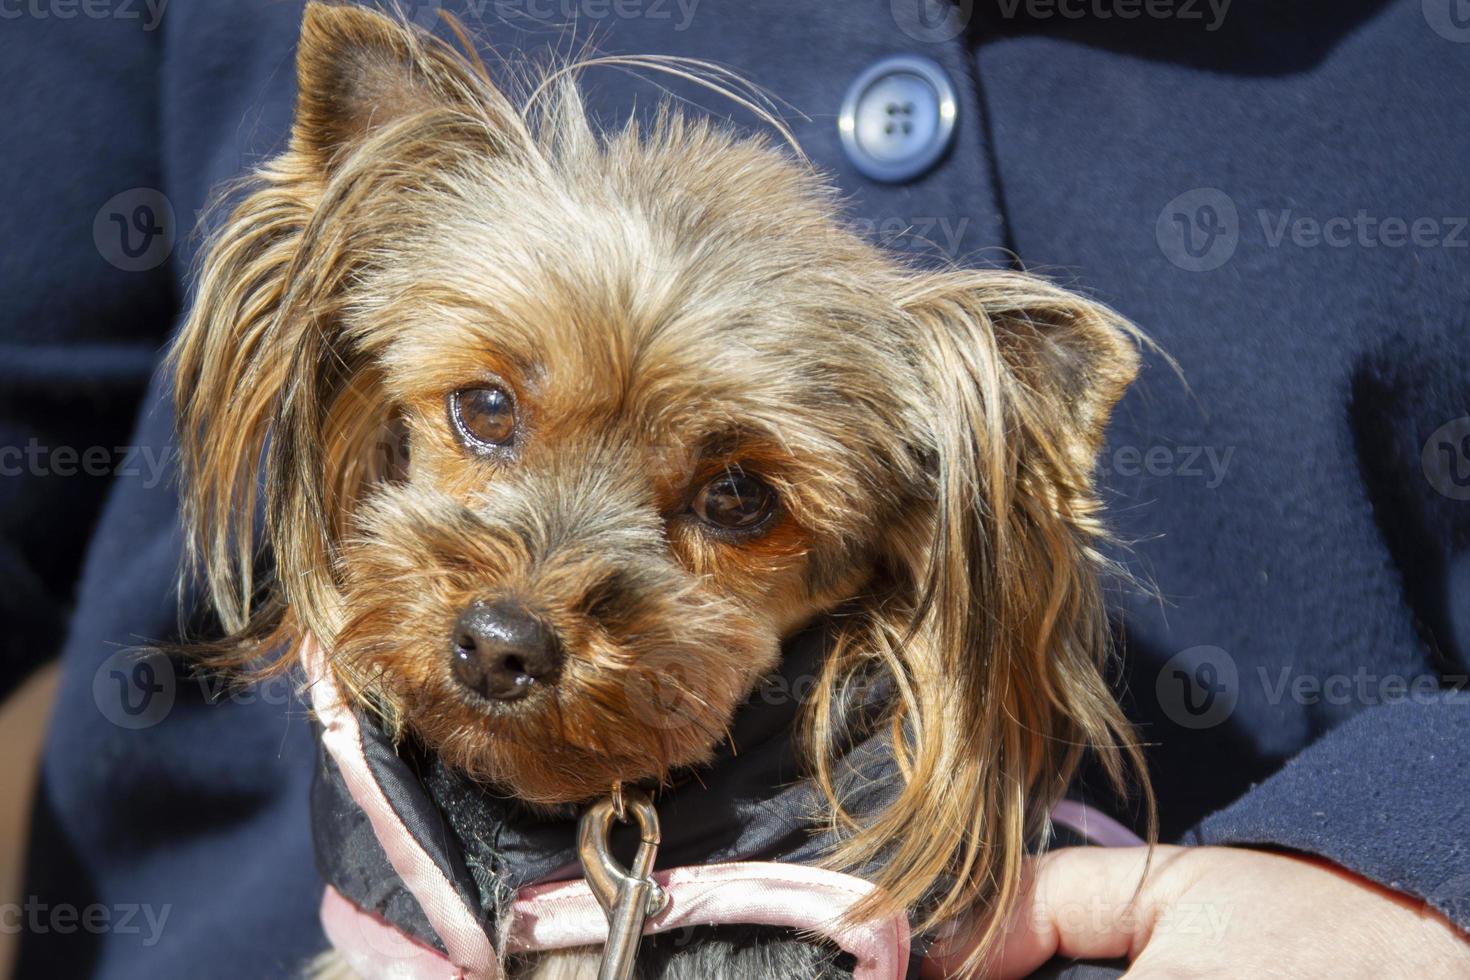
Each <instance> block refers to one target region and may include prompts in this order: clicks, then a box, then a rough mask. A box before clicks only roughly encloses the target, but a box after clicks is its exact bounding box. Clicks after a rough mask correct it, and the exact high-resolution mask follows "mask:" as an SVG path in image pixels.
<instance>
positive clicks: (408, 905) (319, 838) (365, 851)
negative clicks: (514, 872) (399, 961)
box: [311, 751, 473, 952]
mask: <svg viewBox="0 0 1470 980" xmlns="http://www.w3.org/2000/svg"><path fill="white" fill-rule="evenodd" d="M311 842H312V850H313V852H314V853H315V854H316V870H317V873H318V874H320V875H321V876H322V880H323V881H325V882H326V883H327V884H329V885H332V886H333V887H334V888H336V889H337V891H339V892H341V893H342V895H343V897H345V898H347V899H350V900H351V901H352V902H353V903H354V904H356V905H357V907H358V908H361V909H364V910H366V911H368V912H372V913H373V914H374V915H377V916H378V917H379V918H381V919H384V920H385V921H387V922H391V923H393V925H394V926H396V927H397V928H398V929H399V930H400V931H402V932H405V933H407V934H408V935H410V936H412V937H413V938H415V939H417V940H418V941H420V942H422V943H424V944H425V945H428V946H433V947H434V948H436V949H438V950H439V951H440V952H445V949H444V942H443V941H442V940H441V939H440V938H439V934H438V933H437V932H435V931H434V927H433V926H432V925H430V924H429V920H428V917H427V916H425V915H424V909H423V906H421V905H419V903H418V900H417V899H416V898H414V896H413V893H412V892H410V891H409V890H408V886H406V885H405V884H404V883H403V879H402V878H400V877H398V873H397V872H396V871H395V870H394V869H393V865H392V864H391V863H390V862H389V861H388V855H387V854H386V853H385V852H384V851H383V845H382V843H381V842H380V841H379V840H378V835H377V833H376V832H375V831H374V830H373V826H372V824H371V822H369V820H368V818H367V814H365V813H363V812H362V810H361V809H360V808H359V807H358V806H357V803H356V802H354V801H353V799H352V796H351V794H350V793H349V792H348V790H347V784H346V783H344V782H343V781H342V771H341V770H340V769H339V768H338V767H337V764H336V762H334V761H333V760H332V759H331V757H329V756H327V755H326V753H325V751H323V752H322V754H321V761H320V763H319V764H318V766H317V771H316V778H315V779H314V780H313V781H312V785H311ZM438 856H439V857H444V855H443V852H442V851H440V852H438ZM436 863H438V865H439V867H440V868H441V869H443V870H444V871H445V873H446V875H448V876H450V880H451V881H453V882H455V883H456V884H460V883H464V882H466V881H467V873H464V876H458V875H455V869H454V867H453V865H454V862H453V861H451V860H448V859H445V860H439V861H437V862H436ZM459 864H460V867H461V868H462V867H463V862H462V861H461V862H459ZM471 907H473V906H471Z"/></svg>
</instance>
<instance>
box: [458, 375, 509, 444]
mask: <svg viewBox="0 0 1470 980" xmlns="http://www.w3.org/2000/svg"><path fill="white" fill-rule="evenodd" d="M449 414H450V417H451V418H452V419H453V421H454V428H455V429H456V430H457V431H458V432H459V435H460V438H461V439H462V440H463V441H465V442H466V443H468V444H469V445H470V447H471V448H475V447H490V448H501V447H504V446H508V445H510V443H511V441H512V439H514V438H515V431H516V412H515V402H514V401H513V400H512V399H511V397H510V392H508V391H506V390H505V389H504V388H501V387H499V386H498V385H492V386H490V387H487V388H461V389H460V390H459V391H456V392H455V393H454V394H453V395H451V396H450V398H449Z"/></svg>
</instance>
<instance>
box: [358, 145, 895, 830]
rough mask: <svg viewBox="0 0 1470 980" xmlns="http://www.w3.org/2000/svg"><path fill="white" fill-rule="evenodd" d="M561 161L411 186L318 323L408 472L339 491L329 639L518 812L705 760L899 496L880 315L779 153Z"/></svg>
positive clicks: (857, 251) (843, 588)
mask: <svg viewBox="0 0 1470 980" xmlns="http://www.w3.org/2000/svg"><path fill="white" fill-rule="evenodd" d="M691 141H692V143H693V145H691ZM692 150H697V151H698V152H691V151H692ZM568 154H569V155H568V157H566V158H564V159H563V160H561V161H558V165H556V166H549V167H546V166H533V165H529V164H524V163H521V162H520V161H517V160H514V159H510V160H506V159H496V158H495V157H493V156H487V157H484V158H481V159H478V160H475V161H474V164H475V167H476V169H474V170H469V169H467V170H466V172H464V173H462V174H460V175H459V176H458V177H457V178H456V181H455V186H454V187H453V188H452V189H438V188H436V189H435V190H434V192H433V197H432V199H431V200H427V201H425V202H423V203H422V204H418V203H415V204H414V206H415V207H422V208H423V209H425V210H429V211H431V212H432V218H431V219H429V221H428V223H427V225H426V227H425V234H424V235H423V236H422V237H420V236H419V235H416V234H409V235H406V236H402V237H398V238H394V239H390V240H387V241H385V242H383V243H382V244H381V245H379V246H378V249H379V251H378V254H377V255H376V256H375V261H374V263H373V266H372V268H371V269H367V270H362V271H360V272H359V281H358V282H357V283H356V284H355V286H354V290H353V296H354V299H353V301H352V302H353V305H352V308H351V309H350V310H349V311H347V312H346V314H345V316H346V321H347V322H346V325H345V329H346V330H347V331H348V332H350V333H351V334H352V335H354V336H355V337H358V338H360V343H361V344H362V346H363V347H365V348H367V349H369V350H371V352H372V354H371V356H372V364H373V368H374V370H375V371H376V372H377V373H378V375H379V377H378V380H377V381H376V382H375V384H374V385H373V386H372V391H373V392H374V393H373V395H372V400H376V401H381V402H382V403H383V404H385V405H389V406H392V408H393V411H394V414H395V416H396V419H397V425H398V426H399V427H400V428H401V429H402V431H403V433H404V434H405V443H406V452H405V454H404V455H405V457H406V462H405V463H404V464H402V465H401V470H400V472H399V473H397V474H395V476H396V478H395V479H388V480H381V481H378V482H375V483H372V484H371V485H369V486H367V487H365V488H364V490H363V492H362V493H361V495H360V497H359V500H358V503H357V504H356V505H355V508H354V510H355V513H354V514H353V518H352V524H351V529H350V531H349V533H348V534H347V535H346V536H345V541H344V544H343V546H342V551H341V559H340V561H341V567H342V571H343V575H344V588H343V606H344V608H345V610H346V616H347V623H346V625H345V627H344V629H343V630H342V631H341V633H340V634H339V636H338V638H337V641H336V643H335V645H334V655H335V657H336V658H337V662H338V664H339V665H340V666H341V667H342V668H343V669H347V670H350V671H352V672H353V673H354V675H355V676H356V677H358V678H360V679H361V680H360V681H359V682H358V683H360V684H362V685H364V686H367V687H370V688H371V689H372V691H373V693H375V694H376V695H378V696H381V697H383V698H385V699H386V700H388V701H390V702H391V703H392V704H393V705H394V706H395V709H396V710H398V711H400V712H401V713H402V715H403V717H404V720H405V721H406V722H407V723H408V725H409V726H410V727H411V728H412V729H413V730H414V731H415V732H416V733H417V734H418V735H419V736H420V737H421V738H423V739H425V740H426V741H427V742H428V743H429V744H431V745H432V746H434V748H435V749H436V750H437V751H439V752H440V753H441V754H442V755H444V756H445V757H446V758H447V759H448V760H449V761H451V762H452V763H454V764H456V765H458V766H460V767H462V768H464V769H466V770H468V771H470V772H471V773H473V774H475V775H477V776H479V777H481V778H484V779H487V780H491V781H493V782H495V783H497V784H500V785H501V786H503V787H505V788H507V789H509V790H511V791H513V792H515V793H516V794H517V795H518V796H520V797H522V798H524V799H529V800H534V801H538V802H546V803H551V802H565V801H574V800H582V799H586V798H588V797H590V796H595V795H598V794H601V793H606V792H607V791H608V790H609V788H610V787H611V786H612V784H613V782H614V781H616V780H629V781H632V780H640V779H645V778H650V777H651V778H655V779H657V778H661V777H663V776H664V775H666V774H667V773H668V772H669V770H670V769H671V768H672V767H675V766H681V765H688V764H692V763H696V762H700V761H703V760H704V759H705V758H706V757H707V756H708V754H709V752H710V750H711V749H712V748H713V747H714V745H715V744H716V743H718V742H719V741H720V740H721V739H722V738H723V737H724V734H725V729H726V726H727V724H728V722H729V720H730V718H731V715H732V714H733V711H734V709H735V706H736V705H737V703H738V702H739V701H740V700H741V699H742V698H743V697H744V696H745V695H746V694H747V693H748V692H749V691H750V690H751V688H752V687H753V686H754V685H755V683H756V682H757V680H758V679H759V678H760V677H761V676H762V675H764V674H766V673H768V672H769V671H770V670H771V669H772V668H773V667H774V666H775V665H776V657H777V650H778V646H779V644H780V641H781V640H782V638H783V637H784V636H786V635H787V634H789V633H790V632H791V631H792V630H794V629H796V628H798V627H799V626H801V625H803V624H804V623H806V622H808V621H809V620H810V619H812V617H813V616H814V615H815V614H817V613H818V612H821V611H823V610H826V609H828V608H830V607H831V606H832V605H833V604H835V603H837V602H839V601H841V600H843V599H846V598H849V597H851V596H852V595H854V594H855V592H856V591H857V590H858V588H859V587H861V586H862V585H863V584H864V583H865V581H866V580H867V579H869V578H870V577H871V574H872V570H873V569H872V562H873V556H874V554H875V552H876V551H877V550H878V549H879V548H880V538H881V536H882V533H883V529H884V528H886V527H888V526H889V525H890V524H891V523H892V522H893V521H894V520H895V516H894V515H893V513H892V511H893V510H894V508H895V506H896V505H898V504H900V503H901V502H903V501H908V502H909V503H910V504H912V502H913V498H914V496H915V494H916V492H918V484H919V482H920V473H919V468H918V465H917V461H916V460H914V459H912V458H910V457H911V446H912V445H913V442H912V439H911V438H910V436H911V431H910V430H911V428H912V425H913V420H912V419H910V418H909V417H908V413H909V412H911V411H912V410H913V409H914V407H915V406H914V405H913V395H914V392H913V390H912V388H913V384H914V381H913V379H912V378H911V377H906V375H911V374H912V366H911V365H908V364H905V363H904V359H903V358H904V351H903V346H904V341H903V338H902V337H901V336H898V335H896V334H895V332H894V331H893V329H892V326H891V323H890V322H889V321H890V320H896V319H897V310H896V308H892V307H889V306H888V304H887V303H885V302H884V301H882V300H880V299H878V298H877V297H875V296H873V295H872V294H871V293H870V292H869V290H868V286H867V283H866V282H865V281H864V276H863V273H865V272H866V271H867V270H868V268H869V267H870V266H871V265H872V264H873V257H872V254H871V252H870V250H868V249H867V248H866V247H865V246H862V245H861V244H860V243H857V242H854V241H849V240H844V239H843V238H842V237H840V236H839V235H838V233H837V232H836V231H835V229H833V228H832V226H831V225H830V224H826V223H825V222H827V221H828V218H827V215H826V214H825V213H822V212H819V211H817V210H816V208H815V207H814V202H813V201H811V200H809V199H808V197H807V192H808V190H809V184H810V180H809V178H804V175H802V174H801V173H800V171H799V170H798V168H797V166H796V165H795V164H794V163H792V162H789V161H787V160H786V159H784V158H782V157H781V156H779V155H778V154H776V153H775V152H773V151H771V150H769V149H765V148H761V147H756V146H752V145H742V144H739V143H734V142H730V141H728V140H727V139H726V138H724V137H721V136H718V135H716V134H713V133H709V132H702V131H700V132H695V131H690V132H687V133H686V134H685V135H684V137H683V138H682V139H681V140H680V142H679V144H678V145H677V146H670V147H667V148H666V149H663V150H660V149H659V148H658V147H657V146H653V147H650V146H648V145H646V144H643V145H640V144H639V143H636V142H634V141H633V140H632V138H631V137H628V136H623V137H618V138H616V139H615V140H614V141H613V144H612V145H611V146H610V147H605V148H602V149H599V148H596V147H594V146H592V145H591V144H590V142H589V144H588V145H587V146H586V147H584V150H583V151H568ZM425 196H426V197H427V196H428V195H427V194H426V195H425ZM348 220H350V218H349V219H348ZM430 228H431V229H432V234H429V233H428V231H429V229H430Z"/></svg>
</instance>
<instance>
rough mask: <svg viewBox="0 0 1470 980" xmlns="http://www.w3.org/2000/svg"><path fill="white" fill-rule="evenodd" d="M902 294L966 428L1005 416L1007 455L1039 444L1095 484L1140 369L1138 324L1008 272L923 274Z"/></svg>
mask: <svg viewBox="0 0 1470 980" xmlns="http://www.w3.org/2000/svg"><path fill="white" fill-rule="evenodd" d="M901 303H902V304H903V307H904V309H905V312H906V313H907V314H908V315H909V317H911V318H912V320H913V322H914V324H915V325H916V326H917V328H918V346H919V349H920V350H921V351H925V352H927V354H928V356H929V358H930V361H929V363H928V364H926V365H925V367H924V371H925V374H926V375H927V377H928V378H929V379H930V380H931V381H932V382H935V383H938V384H940V385H942V386H943V388H942V389H941V390H940V391H939V392H936V394H938V395H939V396H940V399H941V402H940V403H941V404H943V405H945V406H946V407H947V408H948V410H949V412H950V414H951V416H952V418H953V419H954V420H955V421H956V422H960V423H962V425H961V428H972V429H975V430H977V432H976V434H977V435H978V434H980V430H984V431H987V432H989V433H991V434H995V435H999V434H1000V433H998V432H997V431H996V426H997V425H998V424H1000V423H1001V422H1002V421H1006V422H1007V423H1008V425H1009V427H1010V428H1009V432H1008V434H1007V440H1008V441H1009V442H1010V445H1011V452H1010V453H1006V454H1002V457H1001V458H1005V456H1007V455H1010V456H1014V455H1015V454H1016V453H1018V452H1028V453H1031V454H1033V455H1035V454H1040V456H1042V457H1045V459H1046V461H1047V463H1048V464H1049V465H1055V466H1057V467H1059V468H1061V469H1067V470H1071V471H1072V472H1070V473H1065V474H1064V473H1061V472H1059V473H1057V474H1056V475H1058V476H1067V477H1069V478H1070V479H1069V480H1068V482H1069V483H1070V482H1072V480H1079V481H1081V482H1084V483H1088V484H1090V482H1091V472H1092V468H1093V465H1094V461H1095V456H1096V454H1097V451H1098V449H1099V447H1100V446H1101V444H1102V438H1103V430H1104V428H1105V427H1106V425H1107V422H1108V418H1109V416H1110V414H1111V413H1112V410H1113V406H1114V405H1115V404H1117V402H1118V399H1119V398H1120V397H1121V396H1122V394H1123V391H1124V390H1125V389H1126V388H1127V387H1128V385H1129V384H1130V383H1131V382H1132V381H1133V379H1134V377H1135V376H1136V375H1137V373H1138V365H1139V357H1138V343H1139V340H1140V335H1139V334H1138V332H1137V330H1135V329H1134V328H1133V327H1132V326H1131V325H1130V324H1129V323H1128V322H1127V321H1126V320H1125V319H1124V318H1123V317H1121V316H1119V315H1118V314H1117V313H1114V312H1113V311H1112V310H1110V309H1108V308H1107V307H1105V306H1103V305H1101V304H1099V303H1096V302H1094V301H1092V300H1089V299H1087V298H1085V297H1082V296H1080V295H1077V294H1075V293H1071V292H1068V291H1067V290H1065V289H1062V288H1060V287H1058V286H1055V285H1053V284H1051V283H1049V282H1047V281H1046V280H1044V279H1039V278H1037V277H1034V276H1029V275H1023V274H1019V273H1011V272H991V271H965V272H954V273H941V274H937V275H934V276H929V277H922V278H920V279H918V280H916V281H915V282H914V283H913V284H912V291H911V292H910V293H909V294H908V295H907V296H905V297H903V298H902V299H901ZM1018 438H1019V439H1024V440H1026V442H1025V444H1021V445H1017V444H1016V443H1015V440H1016V439H1018ZM1037 461H1038V460H1034V459H1033V460H1030V461H1028V462H1033V463H1034V462H1037ZM992 462H994V461H992Z"/></svg>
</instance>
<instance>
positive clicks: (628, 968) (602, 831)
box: [577, 784, 669, 980]
mask: <svg viewBox="0 0 1470 980" xmlns="http://www.w3.org/2000/svg"><path fill="white" fill-rule="evenodd" d="M630 811H631V816H632V818H633V819H634V820H637V821H638V831H639V834H638V853H637V854H636V855H635V856H634V858H633V866H632V867H631V868H624V867H622V865H620V864H618V862H617V860H616V859H615V858H614V857H613V856H612V851H611V848H610V844H611V838H612V825H613V820H615V819H616V820H619V821H626V820H628V818H629V815H630ZM658 845H659V832H658V813H657V811H655V810H654V808H653V801H652V800H650V799H649V798H648V794H646V793H644V792H643V791H642V790H639V789H629V790H624V789H623V787H622V785H621V784H619V785H617V786H614V787H613V793H612V795H611V796H609V797H607V798H606V799H602V800H598V801H597V802H596V803H594V804H592V805H591V806H590V807H588V808H587V810H586V812H585V813H583V814H582V819H581V821H580V822H579V823H578V824H577V857H578V858H579V859H580V860H581V862H582V873H583V875H584V876H585V877H586V879H587V884H588V886H589V887H591V889H592V894H593V896H595V897H596V899H597V904H598V905H601V906H602V911H603V912H604V913H606V915H607V943H606V944H605V945H604V946H603V947H602V965H601V966H600V967H599V968H598V972H597V978H598V980H631V978H632V976H633V963H634V960H635V959H637V956H638V941H639V939H640V938H641V937H642V935H643V922H644V920H645V919H647V918H648V917H649V916H650V915H657V914H658V913H659V912H661V911H663V908H664V906H665V905H667V904H668V900H669V899H668V895H667V894H665V892H664V890H663V889H662V888H660V887H659V886H658V884H657V882H655V881H654V880H653V861H654V858H655V857H656V856H657V855H658Z"/></svg>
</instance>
